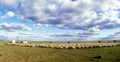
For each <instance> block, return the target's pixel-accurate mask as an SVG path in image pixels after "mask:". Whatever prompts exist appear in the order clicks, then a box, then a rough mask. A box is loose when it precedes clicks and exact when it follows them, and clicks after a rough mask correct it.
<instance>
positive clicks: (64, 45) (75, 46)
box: [7, 42, 120, 49]
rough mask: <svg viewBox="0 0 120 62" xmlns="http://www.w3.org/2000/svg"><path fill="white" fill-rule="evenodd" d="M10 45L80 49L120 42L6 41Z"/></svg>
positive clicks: (115, 44)
mask: <svg viewBox="0 0 120 62" xmlns="http://www.w3.org/2000/svg"><path fill="white" fill-rule="evenodd" d="M7 45H12V46H24V47H41V48H56V49H82V48H101V47H113V46H120V43H118V42H117V43H62V44H61V43H60V44H59V43H58V44H56V43H48V44H29V43H26V44H22V43H15V44H12V43H8V44H7Z"/></svg>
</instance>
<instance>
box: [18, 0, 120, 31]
mask: <svg viewBox="0 0 120 62" xmlns="http://www.w3.org/2000/svg"><path fill="white" fill-rule="evenodd" d="M41 2H42V3H41ZM40 3H41V4H40ZM118 9H120V2H119V0H114V1H113V0H89V1H87V0H75V1H72V0H58V1H53V0H49V1H47V0H44V1H43V0H37V1H36V0H35V1H33V0H30V1H22V2H21V6H20V9H19V10H18V12H17V15H19V16H21V17H22V18H23V19H24V20H26V21H27V20H31V21H34V22H37V23H41V24H50V25H54V26H56V27H58V28H59V27H60V28H67V29H80V30H89V29H91V28H94V27H96V26H97V27H98V29H101V30H102V29H109V28H104V26H105V27H107V26H108V25H107V24H108V23H111V21H114V22H118V20H120V18H118V15H119V12H120V11H119V10H118ZM31 14H32V15H31ZM119 24H120V23H119ZM112 25H115V27H113V28H116V27H118V23H113V24H112ZM110 29H112V28H110Z"/></svg>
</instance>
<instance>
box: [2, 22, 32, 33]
mask: <svg viewBox="0 0 120 62" xmlns="http://www.w3.org/2000/svg"><path fill="white" fill-rule="evenodd" d="M0 30H6V31H16V30H31V28H29V27H27V26H25V25H24V24H20V23H6V22H5V23H2V24H0Z"/></svg>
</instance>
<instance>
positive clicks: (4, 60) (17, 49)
mask: <svg viewBox="0 0 120 62" xmlns="http://www.w3.org/2000/svg"><path fill="white" fill-rule="evenodd" d="M119 54H120V46H114V47H103V48H87V49H54V48H40V47H22V46H10V45H4V44H3V43H2V42H1V44H0V62H120V55H119Z"/></svg>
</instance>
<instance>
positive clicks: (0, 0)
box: [0, 0, 18, 9]
mask: <svg viewBox="0 0 120 62" xmlns="http://www.w3.org/2000/svg"><path fill="white" fill-rule="evenodd" d="M17 4H18V0H0V7H1V8H3V9H10V8H14V7H16V6H17Z"/></svg>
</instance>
